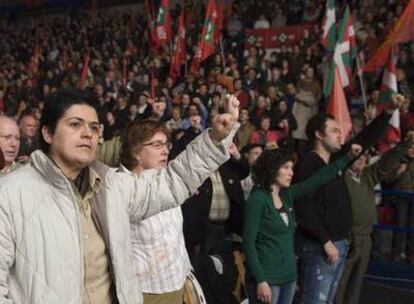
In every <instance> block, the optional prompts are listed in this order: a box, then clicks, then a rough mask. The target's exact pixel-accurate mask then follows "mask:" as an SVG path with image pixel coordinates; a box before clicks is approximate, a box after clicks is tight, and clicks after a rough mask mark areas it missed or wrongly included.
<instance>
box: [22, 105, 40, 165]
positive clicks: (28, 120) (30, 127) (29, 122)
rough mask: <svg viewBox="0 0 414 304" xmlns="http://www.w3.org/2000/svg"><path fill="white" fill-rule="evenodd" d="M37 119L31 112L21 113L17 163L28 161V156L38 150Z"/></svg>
mask: <svg viewBox="0 0 414 304" xmlns="http://www.w3.org/2000/svg"><path fill="white" fill-rule="evenodd" d="M37 125H38V123H37V119H36V118H35V117H34V116H33V115H32V113H31V112H26V113H23V115H22V117H21V118H20V122H19V128H20V132H21V137H20V150H19V154H18V161H19V162H22V163H25V162H27V161H28V160H29V156H30V154H32V152H33V151H35V150H37V149H38V148H39V141H38V138H37Z"/></svg>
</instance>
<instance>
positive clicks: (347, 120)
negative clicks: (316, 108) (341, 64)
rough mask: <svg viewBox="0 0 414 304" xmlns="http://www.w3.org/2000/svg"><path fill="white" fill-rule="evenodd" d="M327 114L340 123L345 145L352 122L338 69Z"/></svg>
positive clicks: (336, 69)
mask: <svg viewBox="0 0 414 304" xmlns="http://www.w3.org/2000/svg"><path fill="white" fill-rule="evenodd" d="M327 113H328V114H331V115H332V116H334V117H335V120H336V121H337V122H338V124H339V128H340V129H341V135H342V143H344V142H345V141H346V139H347V137H348V134H349V132H350V131H351V127H352V122H351V117H350V116H349V110H348V104H347V102H346V97H345V93H344V88H343V87H342V83H341V78H340V76H339V72H338V68H335V79H334V84H333V89H332V94H331V96H330V98H329V103H328V108H327Z"/></svg>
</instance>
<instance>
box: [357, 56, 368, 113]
mask: <svg viewBox="0 0 414 304" xmlns="http://www.w3.org/2000/svg"><path fill="white" fill-rule="evenodd" d="M355 59H356V64H357V74H358V78H359V84H360V86H361V91H362V100H363V102H364V110H365V111H366V110H367V109H368V106H367V92H366V90H365V84H364V78H363V73H364V72H363V70H362V67H361V62H360V60H359V55H357V56H356V57H355Z"/></svg>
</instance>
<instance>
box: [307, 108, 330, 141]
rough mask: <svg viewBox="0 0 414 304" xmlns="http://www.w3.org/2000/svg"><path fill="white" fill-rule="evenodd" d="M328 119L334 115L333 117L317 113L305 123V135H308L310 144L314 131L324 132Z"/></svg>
mask: <svg viewBox="0 0 414 304" xmlns="http://www.w3.org/2000/svg"><path fill="white" fill-rule="evenodd" d="M328 120H335V117H333V116H332V115H331V114H326V113H319V114H316V115H314V116H312V117H311V118H310V119H309V121H308V124H307V125H306V136H307V137H308V140H309V143H310V144H313V143H314V142H315V139H316V135H315V133H316V132H317V131H319V132H321V133H322V134H323V133H324V132H325V128H326V122H327V121H328Z"/></svg>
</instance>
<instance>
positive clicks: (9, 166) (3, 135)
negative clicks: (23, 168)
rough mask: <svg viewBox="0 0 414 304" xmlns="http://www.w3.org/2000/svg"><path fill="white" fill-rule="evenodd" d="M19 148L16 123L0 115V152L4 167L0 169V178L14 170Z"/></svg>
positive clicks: (18, 134)
mask: <svg viewBox="0 0 414 304" xmlns="http://www.w3.org/2000/svg"><path fill="white" fill-rule="evenodd" d="M19 147H20V131H19V127H18V126H17V123H16V122H15V121H14V120H13V119H12V118H10V117H7V116H3V115H0V150H1V151H2V153H3V158H4V167H3V168H1V169H0V177H1V176H3V175H6V174H7V173H9V172H11V171H13V170H15V169H16V168H17V167H18V166H19V165H18V164H17V162H16V157H17V152H19Z"/></svg>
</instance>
